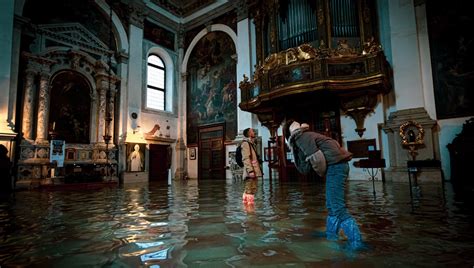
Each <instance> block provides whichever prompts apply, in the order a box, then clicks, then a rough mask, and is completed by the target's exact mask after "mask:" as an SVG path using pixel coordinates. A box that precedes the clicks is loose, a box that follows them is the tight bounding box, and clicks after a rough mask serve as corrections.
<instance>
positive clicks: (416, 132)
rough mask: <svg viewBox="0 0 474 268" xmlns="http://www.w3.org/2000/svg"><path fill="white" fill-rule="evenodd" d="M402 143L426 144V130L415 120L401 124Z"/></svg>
mask: <svg viewBox="0 0 474 268" xmlns="http://www.w3.org/2000/svg"><path fill="white" fill-rule="evenodd" d="M400 137H401V138H402V145H421V144H424V143H425V141H424V138H425V130H424V129H423V127H422V126H421V125H420V124H418V123H416V122H415V121H407V122H405V123H403V124H402V125H401V126H400Z"/></svg>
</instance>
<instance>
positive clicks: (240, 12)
mask: <svg viewBox="0 0 474 268" xmlns="http://www.w3.org/2000/svg"><path fill="white" fill-rule="evenodd" d="M233 4H234V7H235V10H236V11H237V21H241V20H244V19H246V18H248V16H249V10H248V4H247V1H246V0H238V1H235V2H234V3H233Z"/></svg>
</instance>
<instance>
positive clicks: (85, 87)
mask: <svg viewBox="0 0 474 268" xmlns="http://www.w3.org/2000/svg"><path fill="white" fill-rule="evenodd" d="M51 84H52V87H51V104H50V113H49V129H48V131H49V133H54V135H55V137H57V138H58V139H61V140H65V141H66V143H82V144H87V143H89V141H90V136H89V133H90V116H91V97H90V94H91V87H90V85H89V83H88V82H87V80H86V78H85V77H83V76H82V75H80V74H79V73H77V72H74V71H64V72H60V73H59V74H57V75H55V76H54V77H53V80H52V82H51Z"/></svg>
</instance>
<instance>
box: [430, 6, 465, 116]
mask: <svg viewBox="0 0 474 268" xmlns="http://www.w3.org/2000/svg"><path fill="white" fill-rule="evenodd" d="M469 4H470V2H469V1H455V4H454V3H453V4H447V3H446V2H443V1H426V8H427V19H428V32H429V39H430V50H431V62H432V71H433V86H434V91H435V92H434V93H435V101H436V113H437V117H438V119H445V118H454V117H464V116H472V115H474V90H473V88H474V32H473V31H472V29H471V28H472V25H474V13H473V12H472V10H471V8H470V7H469Z"/></svg>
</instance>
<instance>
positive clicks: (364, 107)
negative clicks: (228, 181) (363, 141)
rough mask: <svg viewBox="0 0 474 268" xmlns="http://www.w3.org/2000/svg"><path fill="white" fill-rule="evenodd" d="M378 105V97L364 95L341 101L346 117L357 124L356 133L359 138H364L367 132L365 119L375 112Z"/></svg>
mask: <svg viewBox="0 0 474 268" xmlns="http://www.w3.org/2000/svg"><path fill="white" fill-rule="evenodd" d="M376 105H377V96H376V95H363V96H359V97H355V98H344V99H341V109H342V111H343V112H344V114H345V115H347V116H350V117H351V118H352V119H353V120H354V122H355V123H356V129H355V131H356V132H357V134H358V135H359V137H362V136H363V135H364V132H365V130H366V129H365V127H364V122H365V118H366V117H367V115H369V114H371V113H373V112H374V108H375V106H376Z"/></svg>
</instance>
